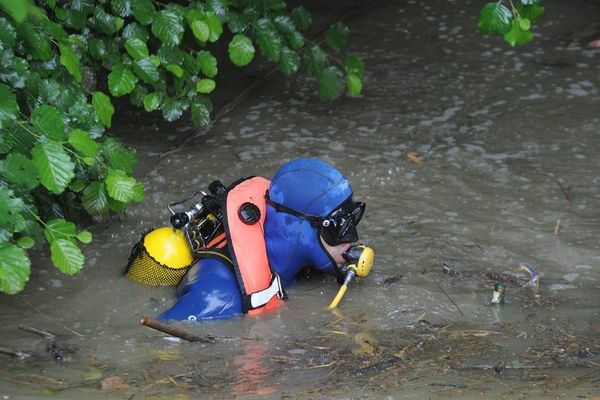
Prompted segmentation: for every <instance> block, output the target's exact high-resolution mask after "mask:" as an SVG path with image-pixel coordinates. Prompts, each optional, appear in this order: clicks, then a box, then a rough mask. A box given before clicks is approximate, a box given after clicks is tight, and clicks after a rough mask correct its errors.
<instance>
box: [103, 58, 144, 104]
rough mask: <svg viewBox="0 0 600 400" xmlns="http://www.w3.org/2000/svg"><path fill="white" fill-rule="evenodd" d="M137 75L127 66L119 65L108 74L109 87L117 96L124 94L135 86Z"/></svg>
mask: <svg viewBox="0 0 600 400" xmlns="http://www.w3.org/2000/svg"><path fill="white" fill-rule="evenodd" d="M137 80H138V79H137V77H136V76H135V75H134V74H133V72H131V71H130V70H129V69H128V68H127V67H125V66H123V65H118V66H116V67H115V69H113V70H112V71H111V72H110V74H108V89H109V90H110V93H111V94H112V95H113V96H115V97H119V96H123V95H125V94H127V93H131V91H132V90H133V89H134V88H135V84H136V83H137Z"/></svg>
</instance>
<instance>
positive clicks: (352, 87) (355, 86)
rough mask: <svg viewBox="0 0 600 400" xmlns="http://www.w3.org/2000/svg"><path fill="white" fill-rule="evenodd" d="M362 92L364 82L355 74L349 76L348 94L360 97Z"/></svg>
mask: <svg viewBox="0 0 600 400" xmlns="http://www.w3.org/2000/svg"><path fill="white" fill-rule="evenodd" d="M361 91H362V82H361V80H360V77H359V76H357V75H354V74H348V93H349V94H350V95H351V96H358V95H359V94H360V92H361Z"/></svg>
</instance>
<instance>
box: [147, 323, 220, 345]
mask: <svg viewBox="0 0 600 400" xmlns="http://www.w3.org/2000/svg"><path fill="white" fill-rule="evenodd" d="M140 324H142V325H146V326H147V327H149V328H152V329H156V330H157V331H161V332H164V333H166V334H169V335H171V336H175V337H178V338H180V339H183V340H187V341H188V342H203V343H214V341H215V338H214V336H211V335H196V334H193V333H191V332H188V331H186V330H184V329H181V328H178V327H176V326H173V325H169V324H165V323H163V322H159V321H156V320H154V319H152V318H148V317H141V318H140Z"/></svg>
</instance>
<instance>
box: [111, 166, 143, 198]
mask: <svg viewBox="0 0 600 400" xmlns="http://www.w3.org/2000/svg"><path fill="white" fill-rule="evenodd" d="M104 182H105V183H106V191H107V192H108V195H109V196H110V197H111V198H113V199H115V200H117V201H121V202H123V203H127V202H129V201H131V200H133V198H134V197H135V196H136V192H135V190H134V188H135V185H136V183H137V182H136V180H135V178H132V177H130V176H127V175H126V174H125V172H123V171H121V170H118V169H109V170H108V175H107V176H106V178H105V179H104Z"/></svg>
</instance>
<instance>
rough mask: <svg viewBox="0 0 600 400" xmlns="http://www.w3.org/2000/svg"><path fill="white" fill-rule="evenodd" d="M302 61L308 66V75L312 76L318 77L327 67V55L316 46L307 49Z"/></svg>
mask: <svg viewBox="0 0 600 400" xmlns="http://www.w3.org/2000/svg"><path fill="white" fill-rule="evenodd" d="M304 60H305V61H306V63H307V65H308V73H309V74H311V75H313V76H320V75H321V71H323V69H324V68H325V67H326V66H327V54H325V52H323V50H321V47H319V45H317V44H315V45H313V46H311V47H309V48H308V49H307V51H306V52H305V53H304Z"/></svg>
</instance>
